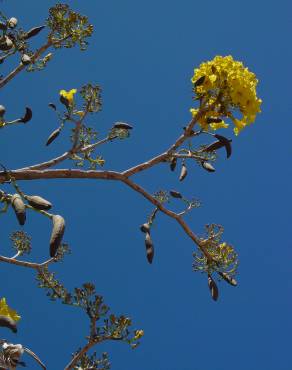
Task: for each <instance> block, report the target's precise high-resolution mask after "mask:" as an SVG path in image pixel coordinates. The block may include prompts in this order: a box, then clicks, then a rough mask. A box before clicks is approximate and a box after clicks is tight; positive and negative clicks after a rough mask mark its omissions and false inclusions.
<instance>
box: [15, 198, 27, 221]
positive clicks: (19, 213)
mask: <svg viewBox="0 0 292 370" xmlns="http://www.w3.org/2000/svg"><path fill="white" fill-rule="evenodd" d="M11 205H12V207H13V209H14V212H15V214H16V217H17V219H18V222H19V225H21V226H22V225H24V224H25V220H26V213H25V204H24V202H23V200H22V199H21V196H20V195H19V194H14V195H13V196H12V198H11Z"/></svg>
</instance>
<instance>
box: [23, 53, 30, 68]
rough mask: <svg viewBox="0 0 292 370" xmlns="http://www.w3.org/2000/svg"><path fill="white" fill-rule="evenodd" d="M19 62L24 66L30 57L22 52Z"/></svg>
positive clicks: (28, 62)
mask: <svg viewBox="0 0 292 370" xmlns="http://www.w3.org/2000/svg"><path fill="white" fill-rule="evenodd" d="M21 63H22V64H24V65H25V66H26V65H28V64H30V63H31V58H30V56H29V55H27V54H23V55H22V57H21Z"/></svg>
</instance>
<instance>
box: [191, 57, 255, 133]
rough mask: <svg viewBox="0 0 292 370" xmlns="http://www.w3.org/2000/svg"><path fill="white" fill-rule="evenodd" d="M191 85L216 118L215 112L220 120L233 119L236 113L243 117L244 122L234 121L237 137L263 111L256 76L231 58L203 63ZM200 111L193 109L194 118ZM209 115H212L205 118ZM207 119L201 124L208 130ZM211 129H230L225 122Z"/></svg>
mask: <svg viewBox="0 0 292 370" xmlns="http://www.w3.org/2000/svg"><path fill="white" fill-rule="evenodd" d="M191 81H192V83H193V84H194V92H195V94H196V95H197V97H199V98H201V97H204V102H205V106H206V107H208V106H211V105H212V110H213V112H212V115H213V116H214V111H215V112H216V113H217V115H215V116H216V117H218V118H223V117H226V118H230V117H232V112H233V111H234V110H238V111H239V112H240V113H241V114H242V117H241V118H240V119H238V120H235V119H232V121H233V123H234V125H235V128H234V132H235V134H236V135H238V134H239V132H240V131H241V130H242V129H243V128H244V127H245V126H246V125H248V124H250V123H252V122H254V120H255V118H256V115H257V114H258V113H259V112H260V111H261V110H260V106H261V103H262V100H261V99H259V98H258V97H257V94H256V86H257V83H258V80H257V79H256V76H255V74H254V73H252V72H250V71H249V70H248V68H246V67H244V65H243V64H242V63H241V62H238V61H235V60H234V59H233V58H232V56H231V55H228V56H225V57H223V56H216V57H215V58H214V59H213V60H211V61H208V62H204V63H202V64H201V65H200V67H199V68H196V69H195V70H194V75H193V77H192V80H191ZM198 81H199V82H200V83H198ZM196 111H197V110H196V109H193V108H192V109H191V113H192V114H193V116H194V115H195V114H196V113H194V112H196ZM207 115H208V112H207V113H206V114H205V117H204V118H206V117H207ZM204 118H202V119H200V120H199V124H200V125H201V127H203V128H204V129H208V123H207V122H206V120H204ZM209 125H210V127H211V128H212V129H214V130H217V129H219V128H227V127H228V124H226V123H224V122H223V120H222V122H220V123H216V124H214V123H212V122H211V123H209Z"/></svg>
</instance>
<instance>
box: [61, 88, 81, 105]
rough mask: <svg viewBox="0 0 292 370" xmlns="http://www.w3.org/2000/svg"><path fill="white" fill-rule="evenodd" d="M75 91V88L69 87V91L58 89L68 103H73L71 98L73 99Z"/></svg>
mask: <svg viewBox="0 0 292 370" xmlns="http://www.w3.org/2000/svg"><path fill="white" fill-rule="evenodd" d="M76 93H77V89H71V90H69V91H66V90H61V91H60V95H61V96H62V97H63V98H65V99H66V100H68V102H69V104H70V105H71V104H72V103H73V100H74V95H75V94H76Z"/></svg>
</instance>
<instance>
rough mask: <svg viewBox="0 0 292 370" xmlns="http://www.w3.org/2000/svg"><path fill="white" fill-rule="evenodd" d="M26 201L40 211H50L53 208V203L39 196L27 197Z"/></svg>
mask: <svg viewBox="0 0 292 370" xmlns="http://www.w3.org/2000/svg"><path fill="white" fill-rule="evenodd" d="M25 199H26V200H27V201H28V203H29V204H30V205H31V206H32V207H33V208H36V209H40V210H48V209H50V208H52V203H50V202H49V201H48V200H46V199H44V198H42V197H40V196H38V195H26V196H25Z"/></svg>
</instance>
